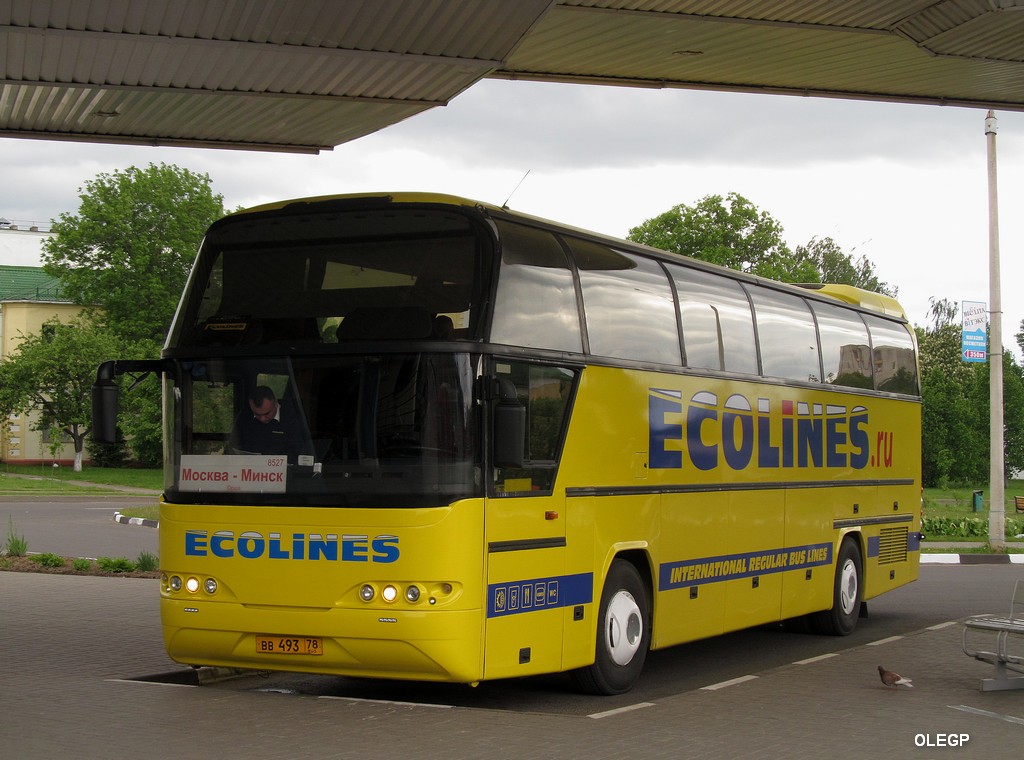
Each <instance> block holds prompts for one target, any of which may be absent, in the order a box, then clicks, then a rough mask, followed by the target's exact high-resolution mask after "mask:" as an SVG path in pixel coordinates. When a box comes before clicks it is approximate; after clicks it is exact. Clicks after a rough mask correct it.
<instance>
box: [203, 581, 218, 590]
mask: <svg viewBox="0 0 1024 760" xmlns="http://www.w3.org/2000/svg"><path fill="white" fill-rule="evenodd" d="M203 590H204V591H206V593H207V594H216V593H217V581H215V580H214V579H213V578H207V579H206V581H204V582H203Z"/></svg>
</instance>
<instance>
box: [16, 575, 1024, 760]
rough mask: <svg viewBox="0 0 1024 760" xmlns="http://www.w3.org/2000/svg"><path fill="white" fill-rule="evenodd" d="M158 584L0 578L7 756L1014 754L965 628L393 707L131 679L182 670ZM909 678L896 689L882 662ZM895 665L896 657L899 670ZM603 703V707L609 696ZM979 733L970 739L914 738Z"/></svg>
mask: <svg viewBox="0 0 1024 760" xmlns="http://www.w3.org/2000/svg"><path fill="white" fill-rule="evenodd" d="M155 583H156V582H155V581H151V580H132V579H110V578H87V577H66V576H51V575H39V574H17V573H2V572H0V658H2V659H0V673H2V680H0V756H2V757H4V758H12V760H13V759H14V758H19V759H20V758H46V759H47V760H51V759H53V758H75V759H78V758H104V759H105V758H113V757H117V758H129V757H130V758H139V760H160V759H161V758H183V757H187V758H218V760H224V759H226V758H236V757H245V758H306V757H308V758H333V757H339V758H360V759H363V758H400V757H403V756H404V757H408V758H410V759H411V758H416V759H417V760H418V759H419V758H433V757H436V758H492V757H514V758H562V757H565V758H577V757H588V756H591V757H595V758H596V757H600V758H619V757H622V758H626V757H643V758H676V759H684V758H715V757H721V758H738V757H749V758H787V759H793V760H797V759H800V758H830V759H832V760H845V759H846V758H857V760H863V758H865V757H893V758H904V757H906V758H933V757H938V758H941V757H957V758H994V759H995V760H999V759H1001V758H1018V757H1020V756H1021V754H1022V753H1024V691H1016V692H1002V693H983V692H981V691H979V689H978V682H979V679H980V678H982V677H985V676H987V675H988V674H989V672H990V668H989V667H988V666H985V665H983V664H981V663H977V662H975V661H973V660H971V659H970V658H967V657H965V656H964V655H963V654H962V653H961V651H960V631H961V628H960V626H959V625H955V624H953V625H946V626H943V627H937V628H934V629H926V630H921V631H917V632H915V633H913V634H911V635H908V636H905V637H901V638H899V639H896V640H893V641H888V642H880V643H879V642H875V643H873V644H872V645H866V646H859V647H854V648H851V649H839V650H837V651H839V653H838V654H836V655H835V656H830V657H826V658H824V659H817V660H815V661H812V662H807V663H804V664H790V665H786V666H783V667H779V668H776V669H773V670H769V671H765V672H760V673H756V674H753V675H756V676H757V677H756V678H751V679H749V680H743V681H741V682H739V683H734V684H732V685H727V686H723V687H722V688H718V689H706V688H705V689H696V690H690V691H685V692H682V693H680V694H678V695H676V696H672V697H669V698H665V699H660V700H659V701H657V702H656V703H654V704H643V705H633V706H632V707H634V708H635V709H629V710H624V711H616V712H613V713H611V714H608V715H604V716H600V715H599V713H595V714H593V715H592V716H566V715H550V714H539V713H522V712H508V711H495V710H483V709H469V708H460V707H456V708H443V707H437V706H434V707H430V706H416V705H407V704H384V703H379V702H360V701H353V700H346V699H328V698H316V697H311V696H286V695H280V694H266V693H253V692H251V691H244V690H231V689H224V688H198V689H197V688H187V687H183V686H168V685H155V684H143V683H138V682H131V681H124V680H119V679H123V678H125V677H129V676H137V675H142V674H152V673H161V672H166V671H168V670H172V669H176V668H178V666H175V665H173V663H171V662H170V661H169V660H168V659H167V657H166V655H165V654H164V653H163V649H162V647H161V643H160V641H159V638H158V637H157V636H155V632H156V631H158V630H159V616H158V610H157V594H156V588H155ZM879 662H882V663H889V664H892V665H893V666H894V667H898V669H900V670H903V671H905V672H907V673H908V674H909V673H912V674H913V677H914V683H915V688H914V689H910V690H903V689H901V690H899V691H890V690H887V689H885V688H884V687H882V686H881V684H880V683H879V681H878V678H877V674H876V673H875V667H876V665H877V664H878V663H879ZM897 664H898V665H897ZM596 702H597V706H598V707H600V706H601V705H600V700H596ZM949 734H966V735H969V737H970V739H969V741H968V742H967V744H966V746H964V747H930V748H929V747H918V746H916V744H917V743H925V742H930V743H932V744H936V743H937V742H938V741H939V737H940V736H942V737H946V736H948V735H949Z"/></svg>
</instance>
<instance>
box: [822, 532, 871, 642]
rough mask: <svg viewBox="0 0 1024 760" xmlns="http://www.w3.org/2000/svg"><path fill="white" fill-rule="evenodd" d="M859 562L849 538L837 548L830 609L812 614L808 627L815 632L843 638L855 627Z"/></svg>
mask: <svg viewBox="0 0 1024 760" xmlns="http://www.w3.org/2000/svg"><path fill="white" fill-rule="evenodd" d="M862 575H863V573H862V563H861V558H860V549H858V548H857V543H856V542H855V541H853V540H852V539H846V540H845V541H843V543H842V545H841V546H840V547H839V558H838V560H837V562H836V577H835V579H834V581H833V585H832V609H830V610H823V611H822V612H816V613H814V614H813V615H812V616H811V625H812V626H813V628H814V630H815V631H817V632H818V633H823V634H826V635H829V636H847V635H849V634H851V633H853V629H854V628H856V627H857V618H858V617H859V616H860V602H861V579H862Z"/></svg>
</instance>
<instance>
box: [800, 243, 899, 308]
mask: <svg viewBox="0 0 1024 760" xmlns="http://www.w3.org/2000/svg"><path fill="white" fill-rule="evenodd" d="M794 255H795V256H796V258H797V259H799V260H801V261H806V262H809V263H810V264H811V265H813V266H814V268H815V269H816V270H817V275H818V276H817V279H815V280H813V281H814V282H828V283H832V284H838V285H854V286H856V287H858V288H863V289H864V290H871V291H874V292H875V293H882V294H883V295H887V296H892V297H893V298H895V297H896V295H897V289H896V288H895V287H893V286H891V285H889V284H888V283H885V282H882V281H881V280H880V279H878V275H877V274H876V272H875V265H874V264H873V263H871V261H870V260H869V259H868V258H867V257H866V256H861V257H860V258H858V259H854V258H853V256H852V255H851V254H848V253H844V252H843V249H842V248H840V247H839V245H838V244H837V243H836V241H835V240H833V239H832V238H830V237H823V238H819V237H813V238H811V240H810V242H809V243H807V245H798V246H797V247H796V251H795V252H794Z"/></svg>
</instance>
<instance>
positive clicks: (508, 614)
mask: <svg viewBox="0 0 1024 760" xmlns="http://www.w3.org/2000/svg"><path fill="white" fill-rule="evenodd" d="M496 374H497V377H498V378H499V380H501V381H502V382H503V383H504V385H505V387H506V389H509V388H510V387H512V386H514V388H515V398H516V401H517V403H518V404H519V405H520V406H521V412H525V424H524V426H523V427H524V428H525V429H524V430H523V452H522V461H521V462H516V463H507V462H504V463H503V462H500V461H497V460H496V465H497V466H496V467H494V468H493V472H494V481H493V483H492V484H491V491H490V496H489V498H488V499H487V500H486V507H485V516H484V520H485V530H484V534H485V541H484V551H485V552H486V563H487V600H486V616H487V619H486V637H487V642H486V647H485V652H486V655H485V658H486V659H485V663H484V677H485V678H488V679H490V678H505V677H511V676H519V675H527V674H531V673H542V672H552V671H557V670H560V669H561V661H562V626H563V619H564V615H565V609H566V607H571V606H573V605H576V604H577V603H579V600H580V598H581V597H582V596H587V597H589V596H590V594H591V583H592V580H591V579H590V578H589V577H586V576H583V575H581V576H579V577H576V576H568V575H566V510H565V496H564V492H561V491H557V492H556V491H555V488H554V486H555V475H556V473H557V467H558V457H559V454H560V451H559V449H560V446H561V442H562V440H563V438H564V435H563V428H564V426H565V424H566V421H567V420H568V416H569V415H568V412H569V406H570V402H571V399H572V395H573V390H574V383H575V379H576V375H577V373H576V371H575V370H571V369H565V368H560V367H552V366H544V365H536V364H527V363H525V362H516V361H510V362H504V363H502V362H498V363H497V364H496ZM504 395H505V396H506V397H507V396H509V395H510V393H509V392H508V390H506V391H505V394H504ZM506 400H507V399H506ZM498 445H499V446H500V445H501V444H500V443H499V444H498Z"/></svg>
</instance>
